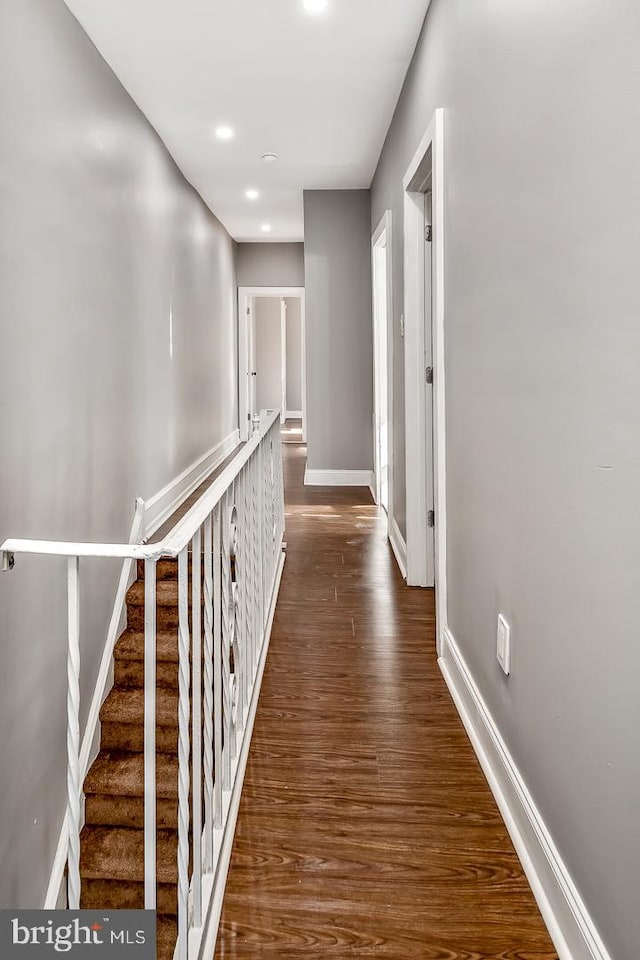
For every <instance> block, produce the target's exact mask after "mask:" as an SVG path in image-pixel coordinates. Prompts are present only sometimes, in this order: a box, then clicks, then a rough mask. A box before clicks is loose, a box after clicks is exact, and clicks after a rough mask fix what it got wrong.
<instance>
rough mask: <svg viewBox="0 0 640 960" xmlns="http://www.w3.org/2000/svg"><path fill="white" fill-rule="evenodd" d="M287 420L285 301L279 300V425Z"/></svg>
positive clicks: (283, 299)
mask: <svg viewBox="0 0 640 960" xmlns="http://www.w3.org/2000/svg"><path fill="white" fill-rule="evenodd" d="M286 419H287V301H286V300H285V298H284V297H282V298H281V300H280V423H284V422H285V420H286Z"/></svg>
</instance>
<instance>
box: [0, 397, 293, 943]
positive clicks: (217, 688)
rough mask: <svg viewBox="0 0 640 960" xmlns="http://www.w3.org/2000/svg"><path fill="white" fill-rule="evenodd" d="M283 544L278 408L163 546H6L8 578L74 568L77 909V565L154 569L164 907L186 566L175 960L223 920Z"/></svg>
mask: <svg viewBox="0 0 640 960" xmlns="http://www.w3.org/2000/svg"><path fill="white" fill-rule="evenodd" d="M283 534H284V490H283V477H282V453H281V446H280V414H279V411H277V410H275V411H263V412H262V414H261V417H260V423H259V425H257V429H256V431H255V432H254V434H253V435H252V437H251V438H250V439H249V441H248V442H247V443H245V444H244V445H242V446H241V447H240V449H239V450H238V451H237V453H236V454H235V455H234V456H233V458H232V459H231V460H230V462H229V463H228V464H227V465H226V467H224V468H223V469H222V471H221V472H220V474H219V475H218V476H217V477H216V478H215V480H213V482H212V483H211V484H210V486H209V487H208V488H207V490H206V491H205V492H204V493H203V494H202V495H201V496H200V497H199V499H198V500H197V501H196V503H195V504H194V505H193V506H192V507H191V508H190V509H189V510H188V511H187V512H186V514H185V515H184V517H182V518H181V519H180V520H179V521H177V522H176V524H175V525H174V526H173V528H172V529H171V530H170V531H169V533H168V534H167V535H166V536H165V537H164V538H163V539H162V540H160V541H158V542H156V543H146V544H145V543H141V544H136V543H128V544H119V543H75V542H74V543H69V542H64V541H53V540H25V539H17V538H10V539H7V540H5V541H4V543H3V544H2V545H1V546H0V559H1V560H2V569H3V570H9V569H12V568H13V566H14V562H15V555H16V554H39V555H42V556H58V557H65V558H67V566H68V577H67V601H68V603H67V606H68V624H67V640H68V687H67V714H68V719H67V753H68V758H67V784H68V799H67V815H66V818H65V824H66V826H65V830H66V832H67V851H66V860H67V865H68V890H67V894H68V906H69V907H70V908H71V909H78V908H79V907H80V905H81V881H80V829H81V809H82V791H83V778H84V776H85V773H86V770H85V769H84V768H83V767H82V765H81V763H80V760H81V746H80V731H79V716H80V683H79V680H80V635H81V632H80V630H81V621H80V590H79V571H80V559H81V558H87V557H90V558H96V559H100V558H116V559H121V560H129V561H132V560H143V561H144V571H145V581H144V724H143V725H144V742H143V756H144V906H145V908H146V909H155V907H156V885H157V875H156V844H157V837H156V832H157V818H156V803H157V797H156V722H157V720H156V655H157V651H156V641H157V617H156V600H157V598H156V590H157V575H156V574H157V571H156V564H157V562H158V560H160V558H161V557H173V558H175V557H177V558H178V580H177V582H178V627H177V628H176V633H177V640H178V716H177V718H176V720H177V726H178V738H177V739H178V751H177V752H178V784H177V786H178V849H177V874H178V897H177V900H178V942H177V945H176V957H177V960H187V958H189V960H192V958H194V960H202V950H203V949H205V946H206V945H207V944H208V943H209V942H210V939H211V935H212V928H213V927H215V926H216V925H217V923H218V921H219V916H220V910H219V905H220V903H221V901H222V891H223V889H224V884H225V881H226V871H227V869H228V862H229V857H230V850H231V846H230V836H232V833H233V830H234V828H235V818H236V816H237V810H238V806H239V798H240V789H241V784H242V777H243V775H244V767H245V765H246V757H247V750H248V740H249V738H250V736H251V729H252V726H253V719H254V717H255V710H256V705H257V697H258V694H259V685H260V681H261V677H262V671H263V669H264V658H265V656H266V651H267V647H268V638H269V631H270V628H271V620H272V617H273V609H274V605H275V598H276V596H277V591H278V586H279V582H280V576H281V573H282V564H283V562H284V555H283V553H282V543H283ZM200 557H202V573H201V567H200V561H199V558H200ZM190 561H191V575H190V574H189V562H190ZM121 579H122V578H121ZM201 604H202V606H201ZM203 707H204V710H203ZM163 749H166V748H163ZM191 843H193V848H192V851H191V854H192V855H191V856H190V844H191ZM190 865H191V867H192V869H191V872H190V869H189V868H190ZM108 906H109V905H108V904H105V908H107V907H108Z"/></svg>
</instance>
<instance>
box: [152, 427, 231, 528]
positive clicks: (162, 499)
mask: <svg viewBox="0 0 640 960" xmlns="http://www.w3.org/2000/svg"><path fill="white" fill-rule="evenodd" d="M239 443H240V433H239V431H238V430H234V431H233V432H232V433H230V434H229V436H228V437H225V439H224V440H221V441H220V443H217V444H216V445H215V447H212V448H211V450H208V451H207V453H205V454H203V455H202V456H201V457H198V459H197V460H194V462H193V463H192V464H191V465H190V466H189V467H187V468H186V470H183V471H182V473H181V474H179V476H177V477H175V478H174V479H173V480H171V482H170V483H168V484H167V485H166V486H165V487H163V488H162V490H160V491H158V493H155V494H154V495H153V496H152V497H151V498H150V499H149V500H147V501H146V503H145V525H144V536H145V537H150V536H151V535H152V534H153V533H155V532H156V530H158V529H159V528H160V527H161V526H162V524H163V523H164V521H165V520H166V519H167V518H168V517H170V516H171V514H172V513H175V511H176V510H177V509H178V507H179V506H180V504H181V503H184V501H185V500H186V499H187V497H188V496H190V495H191V494H192V493H193V491H194V490H197V488H198V487H199V486H200V484H201V483H204V481H205V480H206V479H207V477H209V476H210V475H211V474H212V473H213V471H214V470H215V469H216V468H217V467H219V466H220V464H221V463H222V461H223V460H226V459H227V457H228V456H230V454H232V453H233V451H234V450H235V448H236V447H237V446H238V444H239Z"/></svg>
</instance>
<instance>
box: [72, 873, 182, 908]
mask: <svg viewBox="0 0 640 960" xmlns="http://www.w3.org/2000/svg"><path fill="white" fill-rule="evenodd" d="M156 897H157V904H158V913H159V914H161V913H162V914H165V915H167V916H170V917H171V916H173V917H175V916H177V914H178V890H177V887H176V885H175V884H173V883H159V884H157V887H156ZM80 903H81V906H82V909H83V910H104V909H108V910H144V883H141V882H137V881H127V882H123V881H122V880H104V879H99V880H97V879H93V878H90V877H83V879H82V886H81V894H80Z"/></svg>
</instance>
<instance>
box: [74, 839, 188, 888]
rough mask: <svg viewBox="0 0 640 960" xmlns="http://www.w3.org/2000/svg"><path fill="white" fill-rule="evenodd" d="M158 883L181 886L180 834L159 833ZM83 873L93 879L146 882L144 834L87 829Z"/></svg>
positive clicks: (83, 841)
mask: <svg viewBox="0 0 640 960" xmlns="http://www.w3.org/2000/svg"><path fill="white" fill-rule="evenodd" d="M156 864H157V877H158V883H177V879H178V867H177V860H176V833H175V831H174V830H158V833H157V855H156ZM80 874H81V876H82V877H87V878H92V879H97V880H99V879H107V880H121V881H133V882H139V883H143V882H144V831H143V830H126V829H124V828H122V827H85V828H84V830H83V831H82V835H81V838H80Z"/></svg>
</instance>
